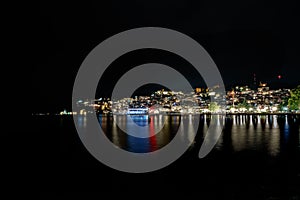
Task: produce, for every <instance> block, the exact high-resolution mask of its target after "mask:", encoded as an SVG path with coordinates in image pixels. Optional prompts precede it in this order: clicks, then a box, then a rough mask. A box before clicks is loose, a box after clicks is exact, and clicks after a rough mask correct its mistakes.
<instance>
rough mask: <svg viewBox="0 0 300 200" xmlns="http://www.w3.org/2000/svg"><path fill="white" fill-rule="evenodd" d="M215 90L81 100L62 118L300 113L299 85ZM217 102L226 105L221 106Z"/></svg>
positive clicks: (260, 85) (237, 87)
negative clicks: (286, 87) (129, 115)
mask: <svg viewBox="0 0 300 200" xmlns="http://www.w3.org/2000/svg"><path fill="white" fill-rule="evenodd" d="M218 88H219V86H218V85H217V86H214V87H212V88H195V90H194V91H191V92H189V93H183V92H181V91H166V90H164V89H162V90H158V91H156V92H154V93H153V94H151V95H149V96H135V97H133V98H129V97H128V98H123V99H119V100H115V99H113V100H112V99H110V98H99V99H92V100H88V99H85V100H78V101H77V106H78V108H79V109H78V110H79V112H68V111H67V110H63V111H61V112H60V113H58V114H59V115H75V114H78V115H86V114H87V113H88V112H91V111H90V110H91V109H87V108H88V107H89V108H90V107H93V108H94V109H93V110H94V112H96V113H97V114H116V115H124V114H161V113H168V114H198V113H220V112H226V113H300V86H298V87H297V88H294V89H276V90H271V89H270V88H269V86H268V85H267V83H260V84H259V85H258V87H257V88H256V89H251V88H250V87H248V86H236V87H234V88H232V90H230V91H227V92H226V93H225V94H223V93H220V92H218V91H220V90H218ZM218 102H226V103H225V104H224V103H223V104H219V103H218Z"/></svg>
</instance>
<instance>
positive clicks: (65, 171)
mask: <svg viewBox="0 0 300 200" xmlns="http://www.w3.org/2000/svg"><path fill="white" fill-rule="evenodd" d="M193 117H194V116H184V117H180V116H150V118H151V119H150V120H148V119H147V120H145V119H143V118H135V119H134V122H135V123H136V124H138V125H140V126H145V125H147V124H148V123H149V124H148V125H149V128H148V129H147V130H148V132H146V133H144V134H148V135H149V137H148V138H142V139H141V138H136V137H132V136H129V135H127V134H125V133H124V132H123V131H122V130H121V129H120V128H119V127H118V126H117V125H116V123H114V122H116V121H117V120H118V123H123V125H126V127H127V130H130V128H131V126H132V124H130V123H129V122H128V120H127V118H126V116H117V117H115V118H114V117H107V116H100V117H99V123H100V125H101V127H102V129H103V130H104V132H105V134H106V136H107V137H108V138H109V139H110V141H111V142H112V143H113V144H114V145H116V146H117V147H118V148H122V149H125V150H127V151H131V152H138V153H145V152H154V151H157V150H158V149H160V148H162V147H164V146H165V145H167V144H168V143H169V142H170V141H171V140H172V138H173V137H174V136H175V134H176V132H177V131H178V129H179V128H181V129H183V132H184V133H185V135H184V137H185V138H186V139H190V140H191V141H190V142H191V143H192V145H191V147H190V148H189V149H188V150H187V151H186V153H185V154H184V155H183V156H182V157H180V158H179V159H178V160H177V161H175V162H174V163H172V164H171V165H169V166H167V167H165V168H163V169H161V170H158V171H155V172H151V173H144V174H130V173H124V172H119V171H116V170H114V169H111V168H109V167H107V166H105V165H103V164H101V163H100V162H99V161H97V160H96V159H95V158H94V157H93V156H92V155H90V154H89V153H88V152H87V150H86V149H85V147H84V146H83V144H82V143H81V141H80V139H79V137H78V135H77V132H76V130H75V127H74V123H73V119H72V117H71V116H36V117H34V118H35V124H36V129H35V130H36V132H37V133H38V134H39V137H40V145H41V148H40V152H41V155H42V157H43V158H42V160H43V162H42V163H43V164H42V165H41V169H42V174H41V177H42V178H41V185H44V186H45V188H51V191H52V192H49V193H46V194H45V198H46V197H49V199H51V198H54V197H56V196H63V197H65V198H70V199H72V198H73V197H82V198H86V197H96V198H104V197H103V192H109V193H110V196H111V197H112V198H113V197H114V196H115V195H123V196H124V197H130V195H132V196H135V197H136V195H138V192H142V193H144V195H146V196H148V195H153V196H154V197H157V198H159V197H160V194H161V193H164V194H165V195H172V193H177V192H181V193H184V194H185V195H186V198H190V197H191V195H196V196H195V197H193V198H197V199H225V198H226V199H300V137H299V124H300V116H299V115H298V116H296V115H279V116H277V115H230V116H227V117H226V118H225V119H224V120H225V126H224V129H223V133H222V135H221V137H220V138H219V140H218V142H217V144H216V146H215V147H214V149H213V150H212V151H211V152H210V153H209V154H208V155H207V156H206V157H205V158H203V159H199V158H198V152H199V149H200V146H201V144H202V141H203V138H204V137H205V134H206V130H207V128H208V126H209V124H210V116H207V115H202V116H200V118H199V120H200V122H199V128H198V132H197V135H196V138H195V140H193V139H192V137H190V136H189V135H191V133H192V132H193V131H194V130H195V129H194V126H193V122H194V119H193ZM77 120H78V123H79V125H80V128H82V129H86V128H87V127H88V123H89V121H88V119H87V118H86V117H84V116H78V118H77ZM181 121H185V122H186V123H184V126H183V127H182V126H181V127H179V124H180V122H181ZM163 123H164V126H163V129H162V130H161V131H160V132H159V133H157V134H155V126H157V125H159V124H163ZM53 137H55V139H54V142H52V139H53ZM50 141H51V142H50ZM57 143H59V145H56V144H57ZM44 152H45V153H44ZM46 152H47V153H46ZM45 155H47V156H45ZM45 157H46V158H47V159H45ZM140 198H143V196H140Z"/></svg>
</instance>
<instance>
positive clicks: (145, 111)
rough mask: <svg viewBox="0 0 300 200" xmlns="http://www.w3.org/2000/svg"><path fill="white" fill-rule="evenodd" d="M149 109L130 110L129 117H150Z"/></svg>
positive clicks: (128, 111)
mask: <svg viewBox="0 0 300 200" xmlns="http://www.w3.org/2000/svg"><path fill="white" fill-rule="evenodd" d="M148 113H149V109H148V108H145V107H143V108H128V110H127V115H148Z"/></svg>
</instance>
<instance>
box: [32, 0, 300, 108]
mask: <svg viewBox="0 0 300 200" xmlns="http://www.w3.org/2000/svg"><path fill="white" fill-rule="evenodd" d="M299 19H300V17H299V9H298V7H297V6H296V1H293V2H292V1H281V2H278V3H276V2H274V1H269V2H265V1H254V0H251V1H250V0H246V1H214V0H209V1H199V0H198V1H178V0H172V1H171V0H164V1H137V0H136V1H130V2H129V1H114V0H111V1H84V2H83V1H82V2H80V3H77V2H73V1H70V2H54V1H43V2H40V6H39V15H38V16H37V20H38V24H37V25H38V29H37V30H38V31H37V33H35V35H36V38H37V39H38V41H39V46H38V48H37V53H38V56H37V57H38V60H37V62H36V64H35V65H34V66H33V69H32V70H33V71H32V87H33V91H34V93H35V95H36V99H38V102H36V106H34V108H33V109H34V110H33V112H48V111H50V112H58V111H61V110H62V109H64V108H66V109H70V108H71V101H72V98H71V97H72V87H73V83H74V80H75V76H76V73H77V70H78V69H79V67H80V65H81V63H82V62H83V60H84V58H85V57H86V56H87V55H88V53H89V52H90V51H91V50H92V49H93V48H94V47H95V46H97V45H98V44H99V43H100V42H102V41H103V40H105V39H106V38H108V37H110V36H112V35H114V34H117V33H119V32H121V31H125V30H128V29H132V28H137V27H144V26H157V27H165V28H170V29H174V30H177V31H180V32H182V33H184V34H186V35H188V36H190V37H192V38H193V39H195V40H196V41H198V42H199V43H200V44H201V45H202V46H203V47H204V48H205V49H206V50H207V52H208V53H209V54H210V56H211V57H212V58H213V60H214V61H215V63H216V64H217V66H218V68H219V70H220V72H221V75H222V77H223V80H224V83H225V85H226V87H227V88H231V87H232V86H234V85H236V84H242V85H251V84H252V82H253V74H254V73H255V74H256V77H257V80H258V82H259V81H262V82H267V83H269V85H270V86H271V87H274V88H275V87H295V86H296V85H297V84H300V78H299V66H300V61H299V52H300V51H299V48H300V39H299V35H300V31H299V30H298V26H299ZM153 61H156V62H160V63H164V64H168V65H169V66H172V67H174V68H175V69H177V70H178V71H180V72H184V73H185V74H184V75H185V76H186V77H187V78H188V79H189V80H190V82H191V84H192V85H193V87H197V86H201V84H202V83H201V78H199V77H197V76H195V75H194V73H193V71H192V69H191V67H190V66H188V65H189V64H188V63H186V62H185V61H184V60H182V59H180V58H178V57H177V56H176V55H172V54H170V53H168V52H163V51H159V50H141V51H137V52H131V53H128V55H124V56H122V57H120V58H119V59H118V60H116V62H114V63H113V64H112V65H111V66H110V68H109V69H108V71H107V72H106V74H108V75H109V77H110V78H109V79H107V78H103V79H101V80H102V81H100V85H101V84H106V85H109V86H110V87H112V86H113V85H114V83H115V82H116V81H117V80H118V78H120V76H121V75H122V73H124V72H126V71H127V70H128V69H130V68H132V67H134V66H135V65H139V64H142V63H147V62H153ZM278 75H281V76H282V78H281V79H280V80H279V79H278V78H277V76H278ZM99 78H100V77H99ZM101 82H103V83H101ZM106 88H107V90H106V91H100V93H99V94H98V95H104V96H105V95H109V94H110V91H109V90H110V89H109V87H106Z"/></svg>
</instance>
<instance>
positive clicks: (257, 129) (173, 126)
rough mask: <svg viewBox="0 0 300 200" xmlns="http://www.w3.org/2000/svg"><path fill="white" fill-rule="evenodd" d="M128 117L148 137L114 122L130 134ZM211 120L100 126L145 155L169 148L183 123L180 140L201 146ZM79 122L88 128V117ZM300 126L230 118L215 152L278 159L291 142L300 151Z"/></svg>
mask: <svg viewBox="0 0 300 200" xmlns="http://www.w3.org/2000/svg"><path fill="white" fill-rule="evenodd" d="M128 117H131V119H132V120H133V122H134V123H136V124H137V125H139V126H147V129H146V130H147V131H146V133H143V134H147V136H148V137H147V138H137V137H133V136H130V135H127V134H126V133H124V132H123V131H122V130H121V129H120V128H119V127H118V126H117V124H116V123H113V122H114V120H115V121H116V122H118V123H119V124H123V125H126V128H127V129H126V130H127V131H130V129H131V128H132V127H133V125H132V124H130V120H127V118H128ZM195 117H199V128H198V133H197V136H200V137H196V138H198V139H196V140H195V141H193V137H192V136H193V132H194V131H195V124H194V123H193V122H194V121H195ZM211 117H212V116H210V115H200V116H194V115H187V116H165V115H153V116H126V115H125V116H122V115H120V116H99V123H100V125H101V127H102V129H103V131H104V132H105V134H106V136H107V137H108V138H109V139H110V140H111V141H112V143H113V144H114V145H116V146H117V147H119V148H122V149H125V150H127V151H131V152H137V153H145V152H153V151H156V150H158V149H160V148H162V147H163V146H165V145H167V144H168V143H169V142H170V141H171V140H172V139H173V137H174V136H175V134H176V132H177V130H178V128H179V125H180V123H182V125H181V126H180V129H181V130H182V131H181V132H183V133H184V135H181V139H182V140H188V141H189V142H190V143H191V147H192V148H193V146H194V144H195V143H197V144H200V145H201V143H202V140H203V138H204V137H205V134H206V131H207V129H208V127H209V124H210V120H211ZM213 117H216V116H213ZM219 120H222V119H219ZM196 121H197V120H196ZM78 123H79V126H80V127H81V128H83V129H85V128H86V127H87V123H88V120H87V119H86V117H85V116H78ZM131 123H132V121H131ZM299 123H300V116H299V115H228V116H226V118H225V126H224V128H223V133H222V135H221V137H220V138H219V140H218V142H217V144H216V146H215V149H216V150H220V151H223V150H228V149H230V150H232V151H233V152H239V151H243V150H255V151H263V152H267V153H268V154H269V155H271V156H277V155H278V154H279V153H280V152H281V151H283V150H284V149H285V148H287V146H288V145H289V143H292V144H295V145H296V147H297V148H298V150H299V148H300V139H299V129H300V128H299ZM162 124H164V126H163V128H162V130H161V131H160V132H159V133H157V134H156V132H155V131H156V127H157V126H159V125H162ZM198 140H199V141H198Z"/></svg>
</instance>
